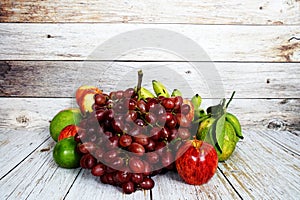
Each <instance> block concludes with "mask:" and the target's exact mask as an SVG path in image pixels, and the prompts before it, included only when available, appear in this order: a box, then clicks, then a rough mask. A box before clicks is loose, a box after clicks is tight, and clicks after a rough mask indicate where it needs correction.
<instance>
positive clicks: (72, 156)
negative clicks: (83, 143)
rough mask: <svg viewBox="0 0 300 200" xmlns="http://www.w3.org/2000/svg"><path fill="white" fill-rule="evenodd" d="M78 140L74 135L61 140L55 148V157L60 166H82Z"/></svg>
mask: <svg viewBox="0 0 300 200" xmlns="http://www.w3.org/2000/svg"><path fill="white" fill-rule="evenodd" d="M76 146H77V142H76V141H75V140H74V137H69V138H65V139H62V140H60V141H59V142H58V143H56V145H55V147H54V149H53V158H54V161H55V162H56V163H57V164H58V166H60V167H63V168H68V169H70V168H77V167H79V166H80V158H81V156H80V154H79V153H78V152H77V151H76Z"/></svg>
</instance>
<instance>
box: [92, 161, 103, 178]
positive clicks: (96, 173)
mask: <svg viewBox="0 0 300 200" xmlns="http://www.w3.org/2000/svg"><path fill="white" fill-rule="evenodd" d="M105 168H106V167H105V165H103V164H101V163H99V164H97V165H95V166H94V167H93V168H92V170H91V173H92V174H93V175H94V176H102V175H103V174H105Z"/></svg>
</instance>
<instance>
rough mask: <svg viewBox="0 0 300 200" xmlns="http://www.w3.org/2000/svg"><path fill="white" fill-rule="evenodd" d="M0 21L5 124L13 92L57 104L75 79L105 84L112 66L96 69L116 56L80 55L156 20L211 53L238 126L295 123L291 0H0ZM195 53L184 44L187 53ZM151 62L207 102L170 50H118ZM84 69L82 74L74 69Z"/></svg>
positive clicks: (299, 29)
mask: <svg viewBox="0 0 300 200" xmlns="http://www.w3.org/2000/svg"><path fill="white" fill-rule="evenodd" d="M0 22H1V24H0V46H1V48H0V60H1V61H0V69H1V71H0V95H1V97H2V98H1V101H2V102H3V103H4V104H5V103H8V104H11V107H12V111H11V112H10V114H8V115H6V116H2V115H1V118H2V119H1V121H9V122H10V123H9V126H16V127H18V126H19V125H20V124H19V122H18V120H16V119H19V118H18V117H21V114H20V116H17V117H16V116H15V114H14V113H15V110H14V108H15V106H16V107H18V106H17V105H18V104H21V102H25V104H24V106H25V105H26V102H30V103H34V104H36V105H44V104H43V103H42V102H44V101H46V102H51V104H55V105H57V107H56V108H55V112H57V111H59V110H60V109H62V108H64V107H65V106H66V104H65V103H61V102H69V98H70V97H72V96H73V94H74V89H75V88H76V87H77V86H79V85H80V84H84V83H85V82H92V83H95V84H98V85H100V86H101V87H102V88H103V89H105V90H110V89H112V88H113V84H112V83H115V82H114V80H115V79H116V77H117V74H116V73H111V74H109V75H108V73H106V74H105V76H104V77H102V76H101V75H99V74H101V73H100V72H99V71H101V69H102V68H103V66H106V65H105V63H107V62H112V61H113V59H114V58H111V57H109V56H107V57H104V58H102V59H101V60H98V59H92V60H89V61H87V57H88V56H89V55H90V54H91V53H92V52H93V50H94V49H95V48H96V47H97V46H99V45H100V44H101V43H103V42H105V41H107V40H108V39H110V38H111V37H112V36H115V35H117V34H120V33H124V32H126V31H132V30H138V29H141V28H161V29H167V30H171V31H175V32H178V33H180V34H183V35H185V36H186V37H189V38H191V39H192V40H194V41H195V42H196V43H198V44H199V45H201V47H202V48H203V49H204V50H205V51H206V52H207V54H208V56H209V58H208V59H204V60H203V59H199V60H197V59H195V60H193V61H194V62H204V63H205V62H210V61H213V64H214V66H215V67H216V69H217V70H218V72H219V74H220V77H221V79H222V81H223V86H224V89H225V91H226V92H225V95H226V97H229V96H230V94H231V92H232V91H233V90H236V91H237V94H236V99H235V100H234V101H233V103H232V106H231V108H230V109H231V111H232V112H233V113H236V114H237V115H238V116H239V117H240V119H241V122H242V125H243V127H244V128H245V129H253V128H258V129H261V128H263V129H265V128H277V129H281V130H290V131H294V133H295V131H297V130H299V129H300V121H299V113H300V109H299V107H300V101H299V98H300V95H299V94H300V93H299V91H300V90H299V89H300V88H299V78H300V68H299V62H300V41H299V40H298V38H299V37H300V2H299V1H297V0H285V1H276V0H272V1H259V0H253V1H247V2H241V1H237V0H231V1H218V2H215V1H205V2H203V1H196V0H189V1H184V2H183V1H178V0H175V1H169V0H167V1H153V0H152V1H147V2H141V1H136V0H124V1H88V2H83V1H79V0H74V1H72V3H70V2H69V1H67V0H60V1H57V0H52V1H50V0H45V1H34V0H25V1H10V0H3V1H1V7H0ZM154 39H155V38H154ZM110 51H117V49H116V48H112V49H110ZM193 53H194V52H193V51H190V52H189V51H188V54H189V55H191V56H194V55H193ZM194 57H195V56H194ZM158 63H159V64H162V65H167V66H169V67H173V68H174V69H176V70H177V71H179V72H180V73H181V74H183V77H184V78H185V80H187V81H188V82H192V85H195V87H194V88H193V89H195V90H197V92H199V93H200V95H201V96H203V98H205V99H206V102H207V103H204V105H208V104H209V102H210V101H209V100H210V96H209V95H208V93H207V90H205V87H201V82H196V81H195V77H194V76H193V73H192V74H189V73H185V72H190V71H189V70H186V68H185V66H188V64H189V63H187V62H184V61H182V60H181V59H179V58H178V57H176V56H174V55H170V54H166V53H162V52H157V51H150V52H149V51H147V50H141V51H138V52H132V53H130V54H126V55H124V56H122V57H120V59H119V60H118V62H117V63H116V66H117V68H118V69H124V71H126V70H127V71H128V70H131V69H132V67H138V66H141V65H149V64H155V65H157V64H158ZM99 66H102V68H101V67H99ZM85 69H86V70H85ZM82 71H84V72H85V73H86V74H85V75H84V76H78V73H80V72H82ZM94 72H95V73H94ZM102 74H103V73H102ZM130 79H135V77H130V78H128V81H129V80H130ZM164 80H165V81H166V82H167V81H168V80H167V78H165V79H164ZM193 82H195V83H193ZM182 85H183V84H181V86H182ZM182 87H184V85H183V86H182ZM183 90H184V88H183ZM58 97H59V98H58ZM204 102H205V101H204ZM21 105H22V104H21ZM0 108H1V107H0ZM50 108H51V109H53V108H52V107H50V106H47V104H46V105H45V107H43V109H45V110H49V109H50ZM18 109H22V106H21V107H20V108H18ZM28 112H29V111H28ZM30 112H32V113H26V114H25V118H26V115H29V116H27V117H28V118H30V116H35V117H36V118H37V119H39V118H42V119H44V120H45V121H47V120H50V119H51V117H52V116H47V117H43V116H39V115H35V114H34V113H36V112H35V111H34V110H32V111H30ZM14 117H15V118H14ZM35 117H34V118H33V119H35ZM1 126H8V124H5V123H2V124H1Z"/></svg>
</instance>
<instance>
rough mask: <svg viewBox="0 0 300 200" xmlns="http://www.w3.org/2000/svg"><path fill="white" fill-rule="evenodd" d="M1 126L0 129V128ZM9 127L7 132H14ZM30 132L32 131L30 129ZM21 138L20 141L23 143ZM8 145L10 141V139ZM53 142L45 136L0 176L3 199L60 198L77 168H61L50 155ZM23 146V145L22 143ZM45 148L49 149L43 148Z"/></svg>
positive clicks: (69, 185)
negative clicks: (9, 170)
mask: <svg viewBox="0 0 300 200" xmlns="http://www.w3.org/2000/svg"><path fill="white" fill-rule="evenodd" d="M1 130H2V129H1ZM14 134H15V133H14V131H11V135H10V136H14ZM32 135H33V136H34V135H35V134H34V132H33V133H32ZM26 142H29V141H26V139H24V145H25V144H26ZM10 145H11V147H13V145H14V141H11V142H10ZM54 145H55V142H54V141H53V140H52V139H51V138H49V139H48V140H47V141H46V142H45V143H44V144H42V145H41V146H40V147H39V148H37V149H36V151H34V152H33V153H32V154H31V155H29V156H28V157H26V156H27V155H23V156H24V158H25V159H24V161H23V162H21V163H20V164H19V165H18V166H17V167H16V168H14V169H13V170H12V171H11V172H10V173H9V174H8V175H6V176H5V177H3V178H2V179H1V180H0V184H1V198H3V199H45V198H49V197H51V199H63V198H64V196H65V195H66V194H67V192H68V189H69V188H70V187H71V185H72V183H73V181H74V180H75V179H76V177H77V175H78V173H79V171H80V169H79V168H78V169H62V168H59V167H58V166H57V164H56V163H55V162H54V160H53V158H52V151H53V147H54ZM25 148H26V147H25ZM43 149H49V151H43Z"/></svg>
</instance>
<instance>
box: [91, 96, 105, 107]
mask: <svg viewBox="0 0 300 200" xmlns="http://www.w3.org/2000/svg"><path fill="white" fill-rule="evenodd" d="M94 98H95V104H97V105H99V106H103V105H105V104H106V97H105V96H104V95H103V94H96V95H95V96H94Z"/></svg>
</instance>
